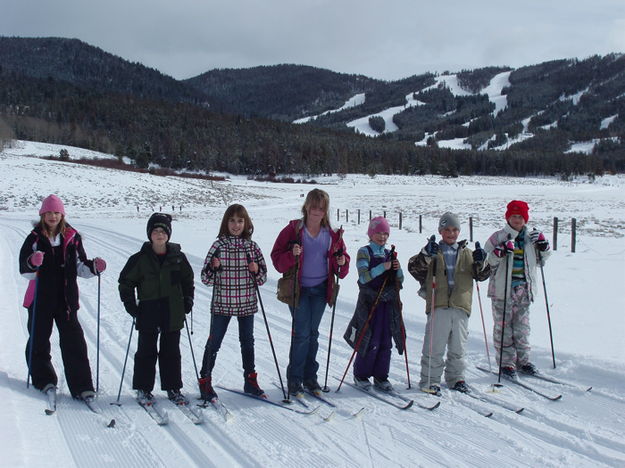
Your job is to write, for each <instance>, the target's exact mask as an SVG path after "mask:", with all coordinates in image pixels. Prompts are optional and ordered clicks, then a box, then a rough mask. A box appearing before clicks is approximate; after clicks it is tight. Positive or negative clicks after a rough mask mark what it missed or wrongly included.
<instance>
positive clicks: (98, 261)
mask: <svg viewBox="0 0 625 468" xmlns="http://www.w3.org/2000/svg"><path fill="white" fill-rule="evenodd" d="M93 266H94V268H95V273H96V275H97V274H98V273H102V272H103V271H104V270H106V262H105V261H104V259H103V258H100V257H96V258H94V259H93Z"/></svg>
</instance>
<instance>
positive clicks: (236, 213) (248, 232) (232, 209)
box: [217, 203, 254, 239]
mask: <svg viewBox="0 0 625 468" xmlns="http://www.w3.org/2000/svg"><path fill="white" fill-rule="evenodd" d="M234 217H238V218H243V220H244V221H245V225H244V226H243V232H242V233H241V236H240V237H241V238H242V239H251V238H252V234H253V233H254V224H253V223H252V219H251V218H250V215H249V214H247V210H246V209H245V207H244V206H243V205H239V204H238V203H235V204H234V205H230V206H229V207H228V208H226V212H225V213H224V217H223V218H222V220H221V226H220V227H219V234H218V236H217V237H223V236H229V235H230V231H229V230H228V220H230V218H234Z"/></svg>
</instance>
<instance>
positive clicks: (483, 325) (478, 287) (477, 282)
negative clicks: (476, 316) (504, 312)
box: [474, 242, 493, 372]
mask: <svg viewBox="0 0 625 468" xmlns="http://www.w3.org/2000/svg"><path fill="white" fill-rule="evenodd" d="M479 248H480V243H479V242H476V243H475V250H477V249H479ZM474 275H475V287H476V288H477V303H478V304H479V306H480V317H482V330H483V332H484V346H486V356H487V357H488V370H490V371H491V372H492V371H493V367H492V365H491V363H490V350H489V349H488V338H487V336H486V324H485V323H484V309H483V308H482V295H481V294H480V282H479V281H478V280H477V267H475V266H474Z"/></svg>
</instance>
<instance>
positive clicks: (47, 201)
mask: <svg viewBox="0 0 625 468" xmlns="http://www.w3.org/2000/svg"><path fill="white" fill-rule="evenodd" d="M48 211H54V212H57V213H61V214H63V215H64V214H65V207H64V206H63V202H62V201H61V199H60V198H59V197H57V196H56V195H49V196H47V197H46V198H44V199H43V203H42V204H41V208H40V209H39V214H40V215H42V214H44V213H47V212H48Z"/></svg>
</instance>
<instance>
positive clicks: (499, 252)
mask: <svg viewBox="0 0 625 468" xmlns="http://www.w3.org/2000/svg"><path fill="white" fill-rule="evenodd" d="M509 252H514V242H512V241H511V240H510V239H508V240H507V241H504V242H502V243H501V244H499V245H498V246H497V247H495V250H493V253H494V254H495V255H496V256H497V257H499V258H503V257H505V256H506V255H508V253H509Z"/></svg>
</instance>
